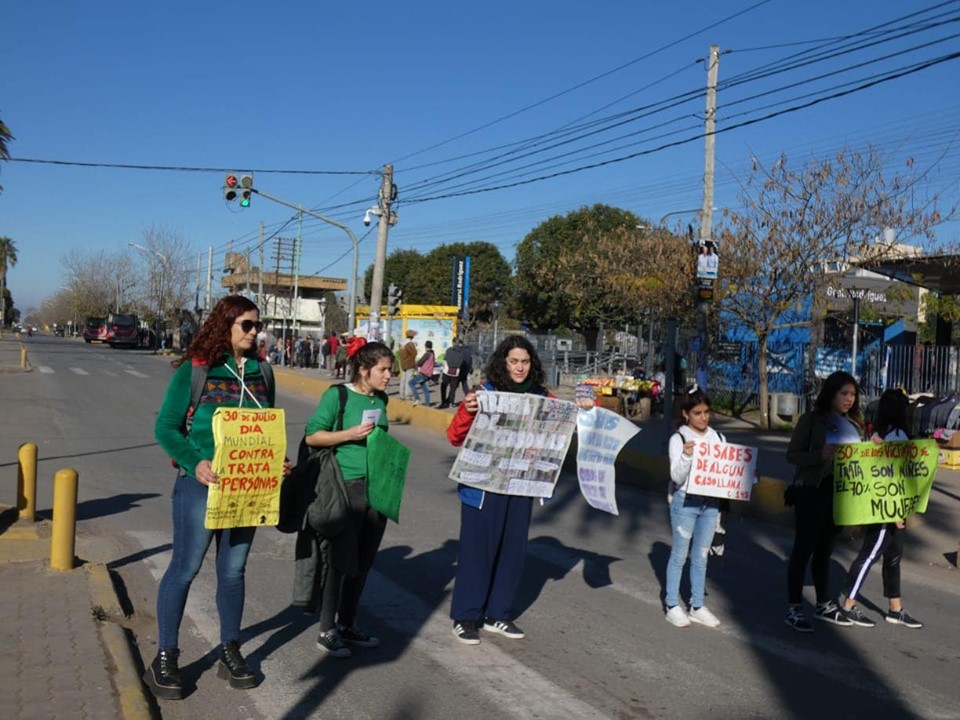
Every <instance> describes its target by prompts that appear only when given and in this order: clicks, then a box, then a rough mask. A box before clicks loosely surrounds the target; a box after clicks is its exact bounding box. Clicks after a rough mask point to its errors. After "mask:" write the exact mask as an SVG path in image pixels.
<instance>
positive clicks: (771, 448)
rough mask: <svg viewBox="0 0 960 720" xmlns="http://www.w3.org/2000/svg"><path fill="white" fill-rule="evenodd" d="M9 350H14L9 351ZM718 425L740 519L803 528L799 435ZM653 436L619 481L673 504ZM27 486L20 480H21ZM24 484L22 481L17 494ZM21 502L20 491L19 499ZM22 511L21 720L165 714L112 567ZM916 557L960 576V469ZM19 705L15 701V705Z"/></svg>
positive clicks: (920, 529)
mask: <svg viewBox="0 0 960 720" xmlns="http://www.w3.org/2000/svg"><path fill="white" fill-rule="evenodd" d="M10 349H15V350H16V354H17V363H19V345H17V346H15V347H14V346H13V345H10V347H7V343H6V342H0V363H2V362H5V361H7V360H9V359H10V358H12V357H14V355H13V354H11V353H10V352H9V351H10ZM4 353H5V354H4ZM276 378H277V387H278V389H280V390H283V391H286V392H294V393H298V394H300V395H301V396H306V397H313V398H317V399H319V397H320V395H321V394H322V393H323V391H324V390H326V388H327V387H329V386H330V385H331V384H332V383H333V382H334V380H333V379H332V378H330V377H328V374H327V373H325V372H323V371H318V370H297V369H291V368H276ZM396 389H397V386H396V383H395V382H394V383H393V384H392V385H391V388H390V392H391V395H392V397H391V400H390V404H389V406H388V415H389V418H390V421H391V422H392V423H398V424H412V425H416V426H418V427H423V428H424V429H429V430H433V431H434V432H438V433H443V432H445V430H446V427H447V425H448V424H449V422H450V418H451V417H452V414H453V411H454V410H453V409H449V410H440V409H437V408H427V407H423V406H413V405H412V404H411V403H409V402H406V401H403V400H400V399H399V398H398V397H397V395H396ZM712 424H713V425H714V427H716V428H717V429H718V430H720V432H722V433H723V434H724V435H725V436H726V438H727V439H728V440H729V441H730V442H736V443H741V444H744V445H752V446H755V447H758V448H759V449H760V453H759V456H758V457H759V469H760V473H761V476H762V479H761V482H760V484H759V485H758V486H757V487H756V488H755V489H754V495H753V498H752V499H751V501H750V502H749V503H734V505H735V509H734V512H736V513H738V514H742V515H745V516H750V517H754V518H756V519H759V520H761V521H764V522H774V523H778V524H783V525H789V524H792V521H793V520H792V513H791V512H789V511H788V510H786V509H785V508H784V507H783V500H782V495H783V490H784V488H785V483H786V482H787V481H789V480H790V479H791V478H792V467H791V466H790V465H788V464H787V463H786V459H785V457H784V454H785V450H786V444H787V442H788V440H789V436H788V435H787V434H785V433H780V432H761V431H758V430H757V429H756V428H754V427H752V426H751V425H749V424H747V423H744V422H741V421H739V420H736V419H734V418H728V417H725V416H722V415H715V416H714V418H713V420H712ZM638 426H639V427H640V429H641V432H640V433H639V434H637V435H636V437H634V438H633V440H631V442H630V443H629V444H628V445H627V447H626V448H624V450H623V451H622V452H621V454H620V457H619V459H618V463H617V464H618V468H617V481H618V483H619V484H621V485H630V486H632V487H635V488H639V489H641V490H644V491H648V492H651V493H655V494H661V493H662V494H663V496H664V502H666V484H667V477H668V465H667V459H666V442H667V439H668V438H669V435H670V434H671V432H672V429H670V428H668V427H667V426H666V424H665V423H664V421H663V420H662V419H652V420H648V421H646V422H641V423H638ZM13 481H14V483H15V481H16V478H15V477H14V478H13ZM15 487H16V486H15V485H14V488H15ZM11 494H12V493H11ZM15 518H16V510H15V508H6V509H4V508H3V507H2V506H0V608H3V609H4V616H3V622H0V643H2V647H3V648H4V649H5V652H4V653H3V654H0V673H2V674H3V677H6V678H12V679H13V685H12V686H13V687H14V688H15V689H14V692H12V693H9V694H8V703H12V708H11V710H12V712H13V715H12V716H13V717H17V718H20V719H21V720H34V719H37V720H40V719H47V718H51V717H69V718H104V719H106V718H118V717H122V718H125V719H126V720H146V719H147V718H151V717H153V714H152V712H153V711H152V708H153V702H154V701H153V700H152V699H150V696H149V691H148V690H147V689H146V688H145V687H144V686H143V684H142V683H141V681H140V673H141V670H142V667H141V663H140V660H139V658H138V656H137V655H136V654H135V652H134V651H133V649H132V647H131V643H130V640H129V639H128V638H127V636H126V633H125V630H124V628H123V627H122V625H121V624H120V623H119V622H115V621H114V620H120V619H122V609H121V603H120V601H119V599H118V597H117V594H116V592H115V590H114V587H113V583H112V581H111V579H110V575H109V572H108V570H107V568H106V567H105V566H103V565H95V564H90V563H83V562H82V561H80V562H79V563H78V567H77V568H76V569H74V570H72V571H67V572H58V571H54V570H50V569H49V560H48V558H49V554H50V540H49V529H50V528H49V521H43V522H38V523H24V522H14V520H15ZM909 525H910V527H911V533H910V539H909V540H908V541H907V544H906V553H905V554H906V555H907V557H908V558H909V559H912V560H914V561H920V562H924V563H929V564H931V565H937V566H940V567H944V568H949V569H954V568H956V562H957V555H956V553H957V540H958V528H960V472H956V471H946V470H943V469H941V470H939V471H938V473H937V483H936V485H935V488H934V493H933V495H932V496H931V498H930V505H929V508H928V511H927V514H926V515H925V516H920V517H914V518H911V522H910V523H909ZM8 707H10V705H9V704H8Z"/></svg>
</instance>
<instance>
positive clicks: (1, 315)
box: [0, 236, 17, 325]
mask: <svg viewBox="0 0 960 720" xmlns="http://www.w3.org/2000/svg"><path fill="white" fill-rule="evenodd" d="M16 264H17V245H16V243H15V242H13V240H11V239H10V238H8V237H6V236H3V237H0V319H2V323H3V325H7V324H8V322H9V320H7V312H8V310H9V311H10V312H11V313H12V312H13V301H12V300H11V302H10V305H9V306H8V305H7V270H8V269H9V268H12V267H14V266H16Z"/></svg>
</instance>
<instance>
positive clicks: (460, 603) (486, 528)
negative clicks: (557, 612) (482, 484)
mask: <svg viewBox="0 0 960 720" xmlns="http://www.w3.org/2000/svg"><path fill="white" fill-rule="evenodd" d="M484 375H485V376H486V380H485V382H484V383H483V385H481V389H483V390H487V391H497V392H515V393H530V394H532V395H541V396H543V395H547V396H550V393H548V392H547V389H546V388H545V387H544V385H543V382H544V373H543V365H542V364H541V363H540V358H539V357H538V356H537V352H536V350H534V348H533V345H531V344H530V341H529V340H527V339H526V338H525V337H523V336H522V335H510V336H508V337H506V338H504V339H503V341H502V342H501V343H500V344H499V345H498V346H497V348H496V350H494V351H493V355H491V356H490V360H489V361H488V362H487V366H486V368H485V370H484ZM479 409H480V405H479V403H478V401H477V393H476V392H471V393H468V394H467V396H466V397H465V398H464V399H463V402H462V403H461V404H460V407H459V408H458V409H457V412H456V414H455V415H454V416H453V420H452V421H451V423H450V426H449V427H448V428H447V438H448V439H449V440H450V442H451V443H452V444H453V445H456V446H458V447H459V446H460V445H463V442H464V440H466V439H467V434H468V433H469V432H470V427H471V426H472V425H473V420H474V418H475V417H476V416H477V411H478V410H479ZM458 494H459V496H460V546H459V550H458V552H457V570H456V577H455V580H454V586H453V600H452V602H451V605H450V617H451V618H452V619H453V634H454V637H456V638H457V640H459V641H460V642H462V643H464V644H465V645H479V644H480V633H479V630H481V629H483V630H487V631H489V632H493V633H496V634H498V635H503V636H504V637H508V638H513V639H520V638H523V637H525V635H524V632H523V630H521V629H520V628H519V627H517V625H516V624H515V623H514V622H513V619H514V615H515V609H514V607H513V601H514V599H515V597H516V594H517V589H518V588H519V586H520V577H521V575H522V573H523V563H524V559H525V558H526V555H527V535H528V533H529V530H530V515H531V513H532V511H533V498H531V497H524V496H520V495H501V494H499V493H493V492H484V491H483V490H478V489H476V488H472V487H469V486H467V485H460V486H459V488H458Z"/></svg>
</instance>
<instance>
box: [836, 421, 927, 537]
mask: <svg viewBox="0 0 960 720" xmlns="http://www.w3.org/2000/svg"><path fill="white" fill-rule="evenodd" d="M936 471H937V443H936V441H935V440H905V441H902V442H886V443H883V444H882V445H876V444H874V443H872V442H865V443H851V444H848V445H841V446H839V447H838V448H837V454H836V457H835V460H834V465H833V520H834V522H835V523H836V524H837V525H869V524H872V523H886V522H895V521H897V520H905V519H906V518H907V517H909V516H910V515H913V514H914V513H922V512H926V509H927V500H928V499H929V497H930V488H931V487H933V476H934V474H935V473H936Z"/></svg>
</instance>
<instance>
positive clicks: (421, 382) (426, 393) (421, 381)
mask: <svg viewBox="0 0 960 720" xmlns="http://www.w3.org/2000/svg"><path fill="white" fill-rule="evenodd" d="M429 382H430V378H428V377H427V376H426V375H424V374H423V373H417V374H416V375H414V376H413V378H412V379H411V380H410V392H412V393H413V399H414V400H419V399H420V393H419V392H417V390H418V388H420V387H421V386H422V387H423V398H424V400H423V404H424V405H429V404H430V385H429V384H428V383H429Z"/></svg>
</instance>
